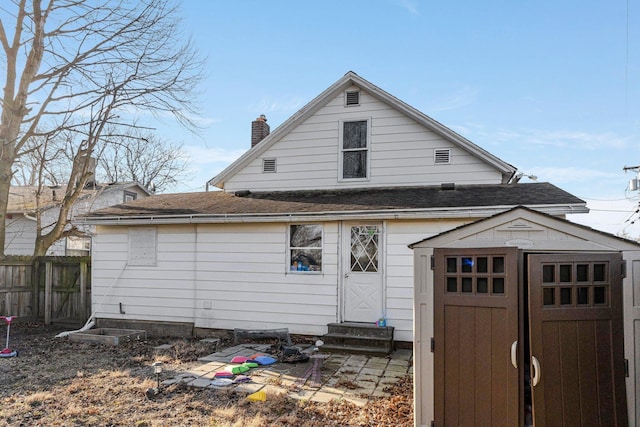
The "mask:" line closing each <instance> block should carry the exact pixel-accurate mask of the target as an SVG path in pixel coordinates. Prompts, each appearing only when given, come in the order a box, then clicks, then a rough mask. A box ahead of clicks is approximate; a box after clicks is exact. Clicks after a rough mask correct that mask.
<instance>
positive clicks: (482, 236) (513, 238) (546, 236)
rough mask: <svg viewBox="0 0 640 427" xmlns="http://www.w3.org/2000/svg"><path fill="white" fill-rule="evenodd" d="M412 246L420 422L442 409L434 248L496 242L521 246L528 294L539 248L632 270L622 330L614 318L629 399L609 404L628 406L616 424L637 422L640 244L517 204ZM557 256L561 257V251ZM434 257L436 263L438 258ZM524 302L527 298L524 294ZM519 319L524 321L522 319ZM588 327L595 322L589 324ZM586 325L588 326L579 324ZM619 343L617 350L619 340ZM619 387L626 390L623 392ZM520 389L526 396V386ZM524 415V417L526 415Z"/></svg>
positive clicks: (623, 295)
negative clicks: (614, 260) (530, 264)
mask: <svg viewBox="0 0 640 427" xmlns="http://www.w3.org/2000/svg"><path fill="white" fill-rule="evenodd" d="M410 247H411V248H412V249H413V250H414V278H415V285H414V313H415V316H414V356H415V358H414V363H415V373H414V396H415V397H414V399H415V404H414V410H415V424H416V425H417V426H431V425H432V424H431V422H432V421H434V420H436V415H437V410H438V411H439V409H438V406H437V405H435V400H434V397H435V395H436V394H437V391H436V389H435V385H436V383H437V382H436V379H437V377H438V375H440V373H439V372H437V366H436V365H435V358H434V353H432V352H431V345H432V343H431V340H432V337H434V336H435V335H436V333H437V331H436V330H435V329H434V319H435V316H436V312H435V310H436V305H435V304H436V300H435V299H434V291H435V282H434V281H435V277H434V276H435V274H434V271H433V270H432V256H433V255H434V253H435V249H436V248H448V250H452V251H455V250H459V251H463V252H464V251H473V250H476V249H477V251H478V252H479V253H482V251H485V252H486V251H489V252H490V251H491V249H490V248H498V249H499V248H501V247H502V248H505V249H504V250H507V249H510V250H514V249H516V250H517V251H518V252H519V253H520V254H522V255H524V256H520V257H519V258H518V259H519V261H518V264H519V269H520V271H521V273H520V275H519V282H520V284H519V289H520V291H519V292H522V290H523V288H522V287H523V286H527V285H526V280H527V278H526V275H525V274H523V273H522V272H524V271H526V270H525V267H524V264H525V260H526V259H527V258H532V259H541V260H545V259H546V260H548V259H549V257H547V258H544V257H542V258H539V257H538V254H540V255H543V254H558V255H560V254H567V255H563V256H565V257H566V256H568V255H569V254H574V255H575V256H574V257H573V258H576V259H584V260H586V259H587V258H588V257H591V258H589V259H600V258H603V259H605V258H606V257H608V256H610V255H615V254H620V255H618V256H621V258H622V259H623V260H624V262H625V263H626V266H627V275H626V277H624V278H623V279H622V281H621V287H622V289H620V285H618V288H617V290H618V291H619V293H620V296H619V297H620V301H622V311H623V314H622V318H620V319H619V320H617V321H614V323H613V324H612V325H613V326H611V328H613V329H615V328H616V326H615V325H616V322H618V323H619V324H621V325H622V328H623V331H624V332H623V335H624V350H623V353H624V354H623V355H621V354H620V353H621V352H622V350H621V348H617V350H612V351H611V353H610V354H611V355H612V357H613V359H612V360H613V361H614V362H613V363H614V364H615V366H616V368H615V370H617V374H615V373H614V374H613V375H614V378H615V375H617V376H618V378H620V377H621V375H620V368H621V364H622V363H623V359H626V360H627V361H628V364H629V372H628V373H629V375H628V377H626V378H624V380H620V379H619V380H618V382H617V383H616V382H615V381H613V380H612V381H613V382H614V383H615V384H617V385H616V387H619V388H618V389H617V390H618V391H617V392H616V393H617V395H618V396H620V395H621V393H623V394H626V405H625V404H624V403H625V402H624V401H623V403H618V404H616V405H617V406H616V407H615V408H617V409H615V408H613V409H611V410H614V411H615V410H618V411H619V410H623V412H625V414H624V416H620V415H616V417H618V423H617V425H626V421H627V420H626V419H625V418H628V423H629V425H636V424H637V423H638V421H640V407H639V406H640V405H637V404H636V401H637V399H638V397H640V345H639V342H638V339H639V338H640V333H639V330H640V245H639V244H638V243H636V242H632V241H629V240H626V239H622V238H619V237H616V236H613V235H610V234H607V233H603V232H600V231H596V230H593V229H590V228H588V227H585V226H582V225H579V224H574V223H571V222H570V221H567V220H564V219H560V218H555V217H551V216H549V215H546V214H544V213H540V212H536V211H533V210H531V209H527V208H523V207H519V208H514V209H512V210H510V211H507V212H504V213H501V214H498V215H495V216H493V217H489V218H486V219H482V220H479V221H476V222H473V223H470V224H467V225H462V226H460V227H458V228H456V229H453V230H449V231H445V232H443V233H441V234H439V235H436V236H433V237H429V238H427V239H424V240H422V241H420V242H417V243H414V244H412V245H410ZM528 254H534V255H536V257H528V256H527V255H528ZM580 254H583V255H580ZM598 254H602V255H598ZM607 254H610V255H607ZM580 257H582V258H580ZM552 258H553V257H552ZM556 258H561V257H559V256H556ZM607 259H608V258H607ZM436 262H438V261H437V260H436ZM536 262H538V261H536ZM527 274H530V273H527ZM612 283H613V282H612ZM523 284H524V285H523ZM611 295H614V294H613V293H612V294H611ZM520 304H522V299H521V303H520ZM614 305H615V304H614ZM520 310H522V307H521V308H520ZM583 311H584V310H583ZM519 322H520V323H522V319H521V320H520V321H519ZM588 327H589V328H590V326H588ZM520 328H522V326H520ZM580 328H583V327H582V326H580ZM523 333H524V334H527V336H528V332H527V331H523V329H521V331H520V335H523ZM614 341H615V339H614ZM439 344H441V343H438V342H435V346H438V345H439ZM614 344H615V343H614ZM613 348H614V349H615V348H616V347H615V345H614V346H613ZM508 353H509V351H508V350H507V351H506V353H505V354H504V356H503V357H506V358H507V359H508ZM516 354H517V358H518V360H519V361H521V360H522V357H523V356H524V354H523V350H522V347H521V346H519V347H518V349H517V352H516ZM622 356H623V357H622ZM580 372H581V373H582V372H583V371H580ZM585 372H586V371H585ZM519 375H521V376H520V381H521V382H522V381H523V377H522V373H520V374H519ZM547 380H548V378H547ZM621 382H624V385H621V384H620V383H621ZM621 390H623V391H622V392H621ZM519 394H520V395H521V396H522V391H520V393H519ZM521 399H522V397H521ZM534 399H535V397H534ZM538 399H540V396H538ZM521 401H522V400H521ZM568 404H571V405H575V402H574V401H570V402H569V403H568ZM534 406H535V403H534ZM523 409H524V408H520V410H521V413H520V417H524V412H523ZM534 412H535V409H534ZM617 413H618V414H619V412H617ZM467 415H468V414H467ZM534 416H535V413H534ZM520 420H521V421H524V418H521V419H520ZM435 425H438V424H437V423H436V424H435ZM536 425H545V424H544V422H542V421H541V420H537V424H536Z"/></svg>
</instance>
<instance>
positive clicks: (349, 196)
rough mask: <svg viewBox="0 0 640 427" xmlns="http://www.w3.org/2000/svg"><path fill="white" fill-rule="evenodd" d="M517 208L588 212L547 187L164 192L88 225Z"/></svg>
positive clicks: (97, 214)
mask: <svg viewBox="0 0 640 427" xmlns="http://www.w3.org/2000/svg"><path fill="white" fill-rule="evenodd" d="M518 205H526V206H529V207H531V208H534V209H540V210H543V211H545V212H547V213H550V214H554V213H557V214H564V213H566V212H567V211H570V212H572V213H585V212H588V209H587V208H586V203H585V202H584V201H583V200H581V199H579V198H577V197H575V196H573V195H571V194H569V193H567V192H566V191H564V190H561V189H560V188H558V187H556V186H554V185H552V184H549V183H525V184H495V185H460V186H455V187H453V186H452V187H447V186H428V187H399V188H379V189H354V190H331V191H328V190H326V191H320V190H318V191H280V192H263V193H251V192H238V193H236V194H231V193H225V192H222V191H213V192H203V193H183V194H166V195H156V196H151V197H146V198H143V199H139V200H135V201H133V202H130V203H126V204H120V205H115V206H111V207H108V208H104V209H100V210H98V211H94V212H92V213H91V214H89V215H87V216H85V218H84V221H86V222H89V223H117V224H126V223H152V224H160V223H180V222H183V223H186V222H212V223H213V222H248V221H263V222H264V221H270V220H271V221H291V220H292V219H293V218H301V217H304V218H310V217H314V216H317V217H318V218H319V217H321V216H322V218H324V219H326V218H327V214H332V215H333V218H339V217H349V216H354V215H356V214H357V215H359V216H362V217H374V216H375V217H378V218H384V217H389V218H400V217H413V218H447V217H449V218H464V217H478V216H487V215H490V214H493V213H496V212H500V211H504V210H506V209H509V208H512V207H514V206H518Z"/></svg>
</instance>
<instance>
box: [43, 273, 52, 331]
mask: <svg viewBox="0 0 640 427" xmlns="http://www.w3.org/2000/svg"><path fill="white" fill-rule="evenodd" d="M52 273H53V265H52V264H51V261H48V262H47V263H46V264H45V277H44V324H45V325H50V324H51V299H52V297H53V295H52V291H53V274H52Z"/></svg>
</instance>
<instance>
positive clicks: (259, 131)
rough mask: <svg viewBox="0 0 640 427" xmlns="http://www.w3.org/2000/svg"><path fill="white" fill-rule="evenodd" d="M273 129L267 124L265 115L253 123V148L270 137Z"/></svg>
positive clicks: (261, 115)
mask: <svg viewBox="0 0 640 427" xmlns="http://www.w3.org/2000/svg"><path fill="white" fill-rule="evenodd" d="M270 130H271V128H270V127H269V125H268V124H267V118H266V117H265V115H264V114H260V117H258V118H257V119H255V120H254V121H252V122H251V147H255V146H256V145H258V143H259V142H260V141H262V140H263V139H264V138H266V136H267V135H269V132H270Z"/></svg>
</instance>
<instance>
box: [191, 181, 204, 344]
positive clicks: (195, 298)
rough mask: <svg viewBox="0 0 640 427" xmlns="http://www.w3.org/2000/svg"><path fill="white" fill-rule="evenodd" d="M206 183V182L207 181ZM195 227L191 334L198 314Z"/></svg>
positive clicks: (196, 234) (196, 233)
mask: <svg viewBox="0 0 640 427" xmlns="http://www.w3.org/2000/svg"><path fill="white" fill-rule="evenodd" d="M207 185H208V183H207ZM194 227H195V239H194V247H193V277H192V278H191V282H192V284H193V285H192V289H193V316H192V317H193V331H192V334H193V335H195V329H196V321H197V317H196V316H197V314H198V280H197V279H198V237H199V235H198V229H199V228H200V227H198V224H194Z"/></svg>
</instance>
